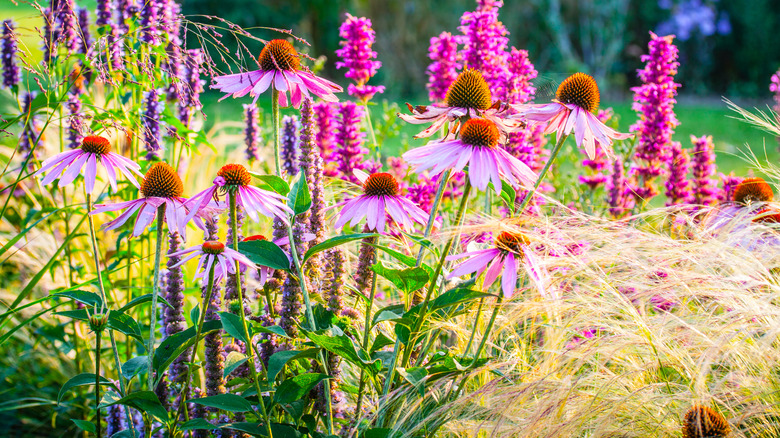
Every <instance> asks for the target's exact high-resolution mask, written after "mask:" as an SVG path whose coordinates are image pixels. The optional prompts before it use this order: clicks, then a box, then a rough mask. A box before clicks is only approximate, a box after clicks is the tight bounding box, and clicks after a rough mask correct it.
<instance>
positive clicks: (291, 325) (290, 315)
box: [279, 275, 303, 338]
mask: <svg viewBox="0 0 780 438" xmlns="http://www.w3.org/2000/svg"><path fill="white" fill-rule="evenodd" d="M301 297H302V295H301V285H300V284H299V283H298V280H297V279H296V278H295V277H293V276H292V275H288V276H286V277H285V279H284V283H282V303H281V309H280V310H279V326H280V327H281V328H283V329H284V331H285V332H286V333H287V335H288V336H289V337H291V338H295V336H296V335H297V334H298V326H297V323H298V320H299V319H300V316H301V313H302V311H301V309H302V306H303V301H302V298H301Z"/></svg>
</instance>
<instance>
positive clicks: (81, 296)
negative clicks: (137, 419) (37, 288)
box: [51, 290, 103, 426]
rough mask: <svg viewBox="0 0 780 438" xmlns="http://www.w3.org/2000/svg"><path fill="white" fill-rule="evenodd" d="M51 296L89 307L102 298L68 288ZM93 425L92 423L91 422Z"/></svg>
mask: <svg viewBox="0 0 780 438" xmlns="http://www.w3.org/2000/svg"><path fill="white" fill-rule="evenodd" d="M51 296H52V297H63V298H70V299H73V300H76V301H78V302H79V303H82V304H85V305H87V306H89V307H102V306H103V299H102V298H100V296H99V295H98V294H96V293H94V292H87V291H83V290H69V291H64V292H56V293H53V294H51ZM93 426H94V424H93Z"/></svg>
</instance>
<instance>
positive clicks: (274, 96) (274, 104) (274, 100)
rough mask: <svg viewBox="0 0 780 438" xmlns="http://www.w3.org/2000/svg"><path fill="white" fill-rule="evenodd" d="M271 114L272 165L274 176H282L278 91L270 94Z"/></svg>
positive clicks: (274, 90) (275, 90)
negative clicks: (272, 138) (274, 169)
mask: <svg viewBox="0 0 780 438" xmlns="http://www.w3.org/2000/svg"><path fill="white" fill-rule="evenodd" d="M271 114H272V116H273V117H272V119H273V124H274V164H275V165H276V176H279V177H281V176H282V162H281V157H280V155H279V146H280V145H281V142H282V140H281V132H280V131H279V130H280V129H281V127H282V122H281V116H280V113H279V90H277V89H276V88H274V89H273V92H272V93H271Z"/></svg>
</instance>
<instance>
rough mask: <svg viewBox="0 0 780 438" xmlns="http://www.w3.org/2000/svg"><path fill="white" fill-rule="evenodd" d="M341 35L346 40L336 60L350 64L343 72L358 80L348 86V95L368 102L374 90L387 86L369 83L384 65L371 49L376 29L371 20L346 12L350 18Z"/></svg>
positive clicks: (340, 66)
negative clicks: (373, 27) (376, 59)
mask: <svg viewBox="0 0 780 438" xmlns="http://www.w3.org/2000/svg"><path fill="white" fill-rule="evenodd" d="M339 36H341V38H343V41H341V43H340V44H341V48H340V49H339V50H336V55H338V56H339V57H341V59H342V61H337V62H336V68H342V67H347V68H348V70H347V73H346V74H345V75H344V76H346V77H347V78H349V79H352V80H354V81H355V84H351V85H350V86H349V88H348V92H349V95H350V96H355V97H356V98H357V99H358V100H360V101H362V102H367V101H368V100H370V99H371V98H372V97H373V96H374V94H376V93H382V92H384V91H385V87H381V86H379V87H377V86H371V85H366V83H367V82H368V80H369V79H371V77H373V76H374V75H375V74H376V72H377V70H379V67H381V66H382V63H381V62H379V61H373V59H375V58H376V52H375V51H373V50H371V46H372V45H373V44H374V41H375V39H376V32H374V30H373V29H372V28H371V20H370V19H368V18H365V17H360V18H358V17H353V16H352V15H350V14H347V19H346V20H345V21H344V23H342V25H341V27H340V28H339Z"/></svg>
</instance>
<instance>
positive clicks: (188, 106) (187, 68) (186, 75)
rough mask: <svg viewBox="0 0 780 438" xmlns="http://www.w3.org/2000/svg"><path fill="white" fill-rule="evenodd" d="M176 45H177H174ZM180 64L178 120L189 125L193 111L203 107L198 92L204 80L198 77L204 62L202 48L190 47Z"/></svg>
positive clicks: (201, 88)
mask: <svg viewBox="0 0 780 438" xmlns="http://www.w3.org/2000/svg"><path fill="white" fill-rule="evenodd" d="M176 47H178V46H176ZM183 57H184V65H183V66H182V67H183V68H182V72H181V74H182V76H183V77H182V84H183V85H184V87H183V89H182V96H181V97H180V98H179V120H181V122H182V123H183V124H184V125H186V126H189V124H190V122H191V121H192V117H193V116H194V115H195V112H197V111H200V110H201V108H203V104H202V103H201V102H200V93H202V92H203V85H204V81H203V80H202V79H201V78H200V74H201V64H203V62H204V55H203V50H202V49H191V50H186V51H185V52H184V56H183Z"/></svg>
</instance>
